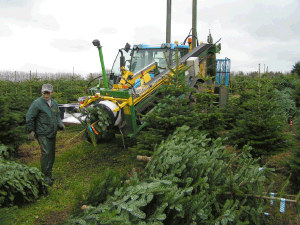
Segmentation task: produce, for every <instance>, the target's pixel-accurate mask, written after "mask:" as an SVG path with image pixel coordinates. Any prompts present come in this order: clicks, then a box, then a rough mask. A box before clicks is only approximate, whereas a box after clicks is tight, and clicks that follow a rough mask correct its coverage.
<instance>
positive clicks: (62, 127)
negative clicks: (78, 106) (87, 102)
mask: <svg viewBox="0 0 300 225" xmlns="http://www.w3.org/2000/svg"><path fill="white" fill-rule="evenodd" d="M58 128H59V129H60V130H63V131H66V128H65V125H63V124H59V125H58Z"/></svg>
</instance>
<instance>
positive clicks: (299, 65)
mask: <svg viewBox="0 0 300 225" xmlns="http://www.w3.org/2000/svg"><path fill="white" fill-rule="evenodd" d="M291 73H296V74H297V75H298V76H300V61H299V62H297V63H295V65H294V66H293V69H292V71H291Z"/></svg>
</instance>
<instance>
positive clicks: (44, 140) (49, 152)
mask: <svg viewBox="0 0 300 225" xmlns="http://www.w3.org/2000/svg"><path fill="white" fill-rule="evenodd" d="M37 139H38V142H39V145H40V147H41V151H42V157H41V170H42V173H43V174H45V180H51V178H52V167H53V163H54V160H55V141H56V136H54V137H53V138H48V137H47V135H37Z"/></svg>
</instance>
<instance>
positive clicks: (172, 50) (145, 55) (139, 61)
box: [130, 43, 189, 73]
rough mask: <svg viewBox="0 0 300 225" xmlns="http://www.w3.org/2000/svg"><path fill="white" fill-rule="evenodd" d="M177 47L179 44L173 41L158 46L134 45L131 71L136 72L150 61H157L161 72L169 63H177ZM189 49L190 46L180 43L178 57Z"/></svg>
mask: <svg viewBox="0 0 300 225" xmlns="http://www.w3.org/2000/svg"><path fill="white" fill-rule="evenodd" d="M176 49H177V45H176V44H173V43H172V44H170V43H168V44H166V43H164V44H162V45H157V46H152V45H142V44H140V45H134V46H133V51H132V53H131V54H132V57H131V62H130V71H131V72H133V73H136V72H137V71H139V70H141V69H142V68H144V67H145V66H147V65H149V64H150V63H152V62H156V63H157V66H158V70H159V72H162V71H163V70H165V69H166V68H167V66H168V63H169V64H170V65H172V64H173V63H175V56H176ZM188 51H189V46H185V45H178V58H181V57H182V56H183V55H185V54H187V53H188ZM166 59H167V61H168V63H167V61H166Z"/></svg>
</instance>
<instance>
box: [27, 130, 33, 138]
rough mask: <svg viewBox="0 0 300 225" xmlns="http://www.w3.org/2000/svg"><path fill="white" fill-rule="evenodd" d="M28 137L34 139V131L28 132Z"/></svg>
mask: <svg viewBox="0 0 300 225" xmlns="http://www.w3.org/2000/svg"><path fill="white" fill-rule="evenodd" d="M28 139H30V140H34V131H31V132H30V134H29V135H28Z"/></svg>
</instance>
